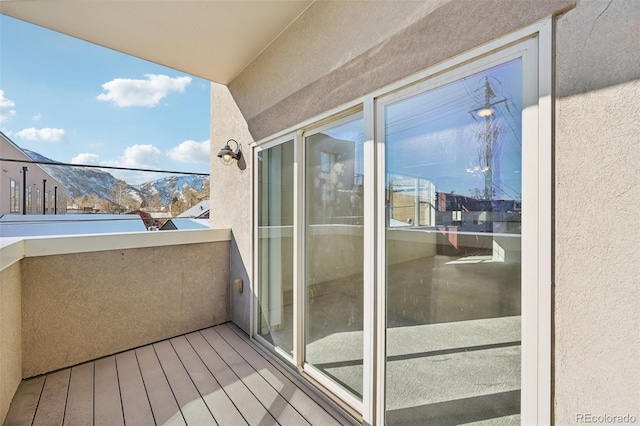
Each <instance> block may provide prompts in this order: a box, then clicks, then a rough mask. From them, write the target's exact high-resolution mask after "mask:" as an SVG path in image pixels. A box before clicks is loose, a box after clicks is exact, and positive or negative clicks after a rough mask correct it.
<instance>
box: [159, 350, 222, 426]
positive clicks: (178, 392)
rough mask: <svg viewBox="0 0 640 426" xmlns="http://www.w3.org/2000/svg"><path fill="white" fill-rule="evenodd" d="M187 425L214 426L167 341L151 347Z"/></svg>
mask: <svg viewBox="0 0 640 426" xmlns="http://www.w3.org/2000/svg"><path fill="white" fill-rule="evenodd" d="M153 347H154V349H155V350H156V354H158V359H159V360H160V365H162V369H163V370H164V373H165V374H166V376H167V379H168V380H169V385H171V389H173V394H174V395H175V397H176V400H177V401H178V405H180V411H182V415H183V416H184V418H185V421H186V422H187V424H194V425H197V424H201V425H214V424H216V423H215V420H214V419H213V416H212V415H211V413H210V412H209V408H208V407H207V405H206V404H205V403H204V401H203V400H202V397H201V396H200V393H199V392H198V389H196V386H195V385H194V384H193V381H192V380H191V378H190V377H189V374H188V373H187V371H186V370H185V369H184V366H183V365H182V362H181V361H180V358H178V355H177V354H176V352H175V351H174V350H173V346H171V343H170V342H168V341H164V342H160V343H156V344H154V345H153Z"/></svg>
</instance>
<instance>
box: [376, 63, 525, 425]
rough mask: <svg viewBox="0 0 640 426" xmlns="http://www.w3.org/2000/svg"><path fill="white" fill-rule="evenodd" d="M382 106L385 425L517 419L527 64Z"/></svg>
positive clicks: (500, 68) (493, 70) (504, 67)
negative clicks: (385, 352) (524, 89)
mask: <svg viewBox="0 0 640 426" xmlns="http://www.w3.org/2000/svg"><path fill="white" fill-rule="evenodd" d="M521 65H522V64H521V60H520V59H517V60H514V61H511V62H508V63H505V64H502V65H499V66H496V67H494V68H491V69H488V70H486V71H483V72H480V73H477V74H474V75H470V76H467V77H465V78H463V79H460V80H457V81H453V82H451V83H448V84H445V85H442V86H440V87H437V88H434V89H432V90H429V91H426V92H423V93H420V94H418V95H415V96H412V97H409V98H406V99H403V100H401V101H398V102H395V103H393V104H390V105H387V106H386V107H385V129H384V130H385V145H386V161H387V162H386V252H387V254H386V262H387V266H386V269H387V280H386V282H387V284H386V285H387V360H386V361H387V364H386V422H387V424H393V425H395V424H398V425H399V424H402V425H411V424H415V425H423V424H439V425H443V424H461V423H473V422H483V424H484V422H487V423H491V424H511V423H514V424H517V423H519V411H520V339H521V337H520V223H521V197H522V189H521V188H522V185H521V170H522V161H521V156H522V155H521V127H522V126H521V111H522V69H521Z"/></svg>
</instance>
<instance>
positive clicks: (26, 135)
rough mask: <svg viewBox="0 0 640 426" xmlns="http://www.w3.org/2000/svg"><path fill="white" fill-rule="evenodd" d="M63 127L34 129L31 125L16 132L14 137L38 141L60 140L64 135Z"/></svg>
mask: <svg viewBox="0 0 640 426" xmlns="http://www.w3.org/2000/svg"><path fill="white" fill-rule="evenodd" d="M66 134H67V133H66V132H65V131H64V129H52V128H48V127H47V128H44V129H36V128H35V127H31V128H29V129H23V130H20V131H19V132H16V137H19V138H20V139H24V140H27V141H39V142H62V141H63V140H64V138H65V136H66Z"/></svg>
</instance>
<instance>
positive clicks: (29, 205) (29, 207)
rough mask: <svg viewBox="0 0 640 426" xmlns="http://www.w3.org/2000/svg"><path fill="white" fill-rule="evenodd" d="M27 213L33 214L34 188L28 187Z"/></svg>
mask: <svg viewBox="0 0 640 426" xmlns="http://www.w3.org/2000/svg"><path fill="white" fill-rule="evenodd" d="M27 213H33V199H32V188H31V187H30V186H27Z"/></svg>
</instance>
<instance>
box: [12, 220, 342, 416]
mask: <svg viewBox="0 0 640 426" xmlns="http://www.w3.org/2000/svg"><path fill="white" fill-rule="evenodd" d="M230 240H231V232H230V231H229V230H227V229H209V230H204V231H203V230H197V231H171V232H142V233H127V234H105V235H91V236H88V235H77V236H65V237H37V238H26V239H13V240H8V239H5V240H3V241H2V246H1V247H0V320H1V321H0V342H2V344H0V418H2V419H4V422H5V423H4V424H7V425H9V424H53V423H56V424H92V423H93V424H123V423H129V424H194V425H202V424H232V425H236V424H251V425H253V424H256V425H257V424H261V425H267V424H296V425H297V424H307V423H308V424H322V425H326V424H349V423H351V422H352V421H351V419H349V418H347V417H345V416H344V415H343V414H342V412H341V411H338V410H337V409H336V408H335V407H334V406H332V405H331V404H330V403H329V402H328V400H327V399H326V398H323V397H321V396H320V395H319V394H318V393H316V391H314V390H312V389H311V388H310V387H308V385H306V384H305V383H304V382H303V381H302V380H301V379H300V378H299V377H298V376H297V375H295V373H292V372H291V371H289V370H288V369H287V368H285V367H283V366H282V365H281V364H279V363H278V362H277V361H276V360H274V359H273V358H271V357H269V356H265V355H264V352H263V351H262V350H261V348H259V347H258V346H256V345H255V344H254V343H253V342H252V341H250V340H249V339H248V337H247V335H246V334H245V333H244V332H243V331H242V330H240V329H239V328H237V327H236V326H235V325H233V324H232V323H230V322H229V318H230V314H229V300H230V291H231V290H230V286H229V281H230V280H229V278H230V277H229V250H230ZM245 291H246V290H245ZM25 378H26V379H28V380H23V379H25ZM16 389H17V391H16Z"/></svg>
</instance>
